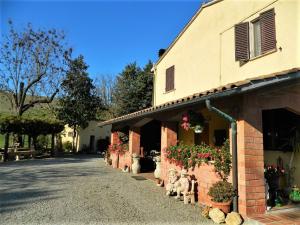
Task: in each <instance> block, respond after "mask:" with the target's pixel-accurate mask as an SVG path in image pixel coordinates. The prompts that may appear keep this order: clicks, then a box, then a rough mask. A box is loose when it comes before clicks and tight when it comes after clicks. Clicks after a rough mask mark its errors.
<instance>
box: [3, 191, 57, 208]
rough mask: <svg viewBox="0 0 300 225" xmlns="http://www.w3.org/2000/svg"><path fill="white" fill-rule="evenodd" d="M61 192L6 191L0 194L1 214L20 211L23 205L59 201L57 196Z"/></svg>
mask: <svg viewBox="0 0 300 225" xmlns="http://www.w3.org/2000/svg"><path fill="white" fill-rule="evenodd" d="M59 191H60V190H59V189H57V190H51V191H46V190H43V191H41V190H35V189H29V190H23V191H4V192H1V193H0V199H1V201H0V213H4V212H9V211H15V210H20V209H22V208H24V207H23V205H30V204H34V203H35V202H42V201H48V200H52V199H58V198H60V197H61V196H59V195H57V193H58V192H59Z"/></svg>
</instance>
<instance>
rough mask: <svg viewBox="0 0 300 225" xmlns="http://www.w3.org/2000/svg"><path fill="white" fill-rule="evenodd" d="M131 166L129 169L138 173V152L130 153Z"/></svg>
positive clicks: (139, 166)
mask: <svg viewBox="0 0 300 225" xmlns="http://www.w3.org/2000/svg"><path fill="white" fill-rule="evenodd" d="M132 161H133V163H132V166H131V170H132V173H133V174H138V173H140V172H141V165H140V156H139V155H138V154H135V153H133V154H132Z"/></svg>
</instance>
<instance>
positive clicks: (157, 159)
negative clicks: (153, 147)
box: [154, 156, 162, 186]
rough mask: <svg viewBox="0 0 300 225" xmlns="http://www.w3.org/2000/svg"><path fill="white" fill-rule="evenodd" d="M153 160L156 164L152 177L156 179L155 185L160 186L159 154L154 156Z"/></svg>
mask: <svg viewBox="0 0 300 225" xmlns="http://www.w3.org/2000/svg"><path fill="white" fill-rule="evenodd" d="M154 162H155V164H156V167H155V170H154V177H155V179H156V180H157V186H161V185H162V181H161V169H160V163H161V158H160V156H156V157H154Z"/></svg>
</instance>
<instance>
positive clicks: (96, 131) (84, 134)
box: [61, 121, 111, 151]
mask: <svg viewBox="0 0 300 225" xmlns="http://www.w3.org/2000/svg"><path fill="white" fill-rule="evenodd" d="M110 131H111V125H107V126H103V127H99V126H98V122H97V121H91V122H89V126H88V127H87V128H85V129H80V130H79V132H78V135H79V136H78V138H77V151H79V150H81V149H82V147H83V146H84V145H86V146H89V145H90V136H91V135H94V136H95V146H94V147H95V149H96V143H97V140H99V139H104V138H105V137H110ZM69 132H73V129H71V128H70V127H69V126H68V125H66V126H65V129H64V131H63V132H62V133H63V134H62V135H61V138H62V142H63V143H65V142H67V141H69V142H72V141H73V138H72V136H71V137H69V135H68V133H69Z"/></svg>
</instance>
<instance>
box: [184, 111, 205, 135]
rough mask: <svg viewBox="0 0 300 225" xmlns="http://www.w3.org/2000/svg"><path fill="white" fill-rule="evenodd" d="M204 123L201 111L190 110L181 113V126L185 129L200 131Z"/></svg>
mask: <svg viewBox="0 0 300 225" xmlns="http://www.w3.org/2000/svg"><path fill="white" fill-rule="evenodd" d="M204 123H205V119H204V116H203V115H202V114H201V113H197V112H194V111H192V110H190V111H188V112H187V113H184V114H183V115H182V122H181V127H182V128H183V129H184V130H186V131H188V130H190V129H192V130H194V132H195V133H202V132H203V129H204Z"/></svg>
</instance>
